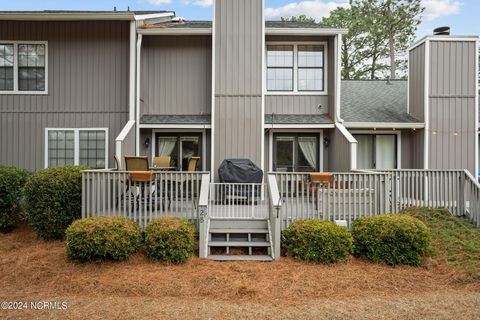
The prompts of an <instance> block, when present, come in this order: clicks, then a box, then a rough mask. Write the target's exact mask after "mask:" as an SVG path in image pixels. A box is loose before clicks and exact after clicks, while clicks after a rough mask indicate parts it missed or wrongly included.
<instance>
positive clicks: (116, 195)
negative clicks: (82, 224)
mask: <svg viewBox="0 0 480 320" xmlns="http://www.w3.org/2000/svg"><path fill="white" fill-rule="evenodd" d="M205 175H209V173H208V172H156V173H154V178H153V179H152V181H149V182H134V181H132V179H131V177H130V173H129V172H127V171H111V170H88V171H83V172H82V217H83V218H86V217H96V216H110V215H115V216H124V217H128V218H131V219H133V220H134V221H136V222H138V223H139V224H140V225H141V226H142V227H144V226H145V225H146V224H147V223H148V222H149V221H150V220H152V219H154V218H156V217H159V216H166V215H171V216H178V217H183V218H186V219H189V220H191V221H194V222H197V221H198V210H197V209H198V199H199V195H200V186H201V181H202V177H204V176H205Z"/></svg>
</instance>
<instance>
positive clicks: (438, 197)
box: [382, 169, 480, 227]
mask: <svg viewBox="0 0 480 320" xmlns="http://www.w3.org/2000/svg"><path fill="white" fill-rule="evenodd" d="M382 172H386V173H390V174H392V200H391V201H392V212H394V213H397V212H399V211H401V210H402V209H404V208H407V207H412V206H418V207H434V208H436V207H442V208H446V209H448V210H449V211H450V212H451V213H452V214H454V215H456V216H464V217H466V218H467V219H469V220H470V221H471V222H472V223H474V224H476V225H477V226H478V227H480V185H479V184H478V182H477V181H476V180H475V178H474V177H473V176H472V175H471V174H470V172H469V171H467V170H422V169H418V170H412V169H405V170H387V171H382Z"/></svg>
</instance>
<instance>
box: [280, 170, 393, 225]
mask: <svg viewBox="0 0 480 320" xmlns="http://www.w3.org/2000/svg"><path fill="white" fill-rule="evenodd" d="M273 174H274V175H275V177H276V179H277V184H278V190H279V194H280V197H281V199H282V207H281V220H282V229H284V228H286V227H287V226H288V225H289V224H290V223H291V222H293V221H294V220H297V219H307V218H316V219H324V220H331V221H333V220H346V221H347V222H348V223H349V224H350V223H351V222H352V221H353V220H355V219H357V218H359V217H363V216H370V215H378V214H382V213H386V212H390V193H391V174H389V173H381V172H370V173H334V174H333V181H332V182H331V183H324V184H319V183H312V182H311V181H310V176H309V174H306V173H279V172H275V173H273Z"/></svg>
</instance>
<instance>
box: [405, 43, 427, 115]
mask: <svg viewBox="0 0 480 320" xmlns="http://www.w3.org/2000/svg"><path fill="white" fill-rule="evenodd" d="M408 59H409V67H410V69H409V70H408V93H409V100H408V103H409V112H410V114H411V115H412V116H414V117H415V118H417V119H418V120H420V121H424V119H425V43H423V44H421V45H419V46H417V47H415V48H414V49H412V50H410V53H409V58H408Z"/></svg>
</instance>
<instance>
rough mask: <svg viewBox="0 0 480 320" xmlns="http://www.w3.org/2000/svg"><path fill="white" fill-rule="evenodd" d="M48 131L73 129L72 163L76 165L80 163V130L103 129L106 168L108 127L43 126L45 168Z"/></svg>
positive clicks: (106, 163) (106, 166)
mask: <svg viewBox="0 0 480 320" xmlns="http://www.w3.org/2000/svg"><path fill="white" fill-rule="evenodd" d="M50 131H73V132H74V135H73V139H74V142H73V143H74V151H73V159H74V160H73V164H74V165H75V166H78V165H79V163H80V131H104V132H105V168H104V169H107V168H108V141H109V140H108V128H45V150H44V153H45V168H48V133H49V132H50Z"/></svg>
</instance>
